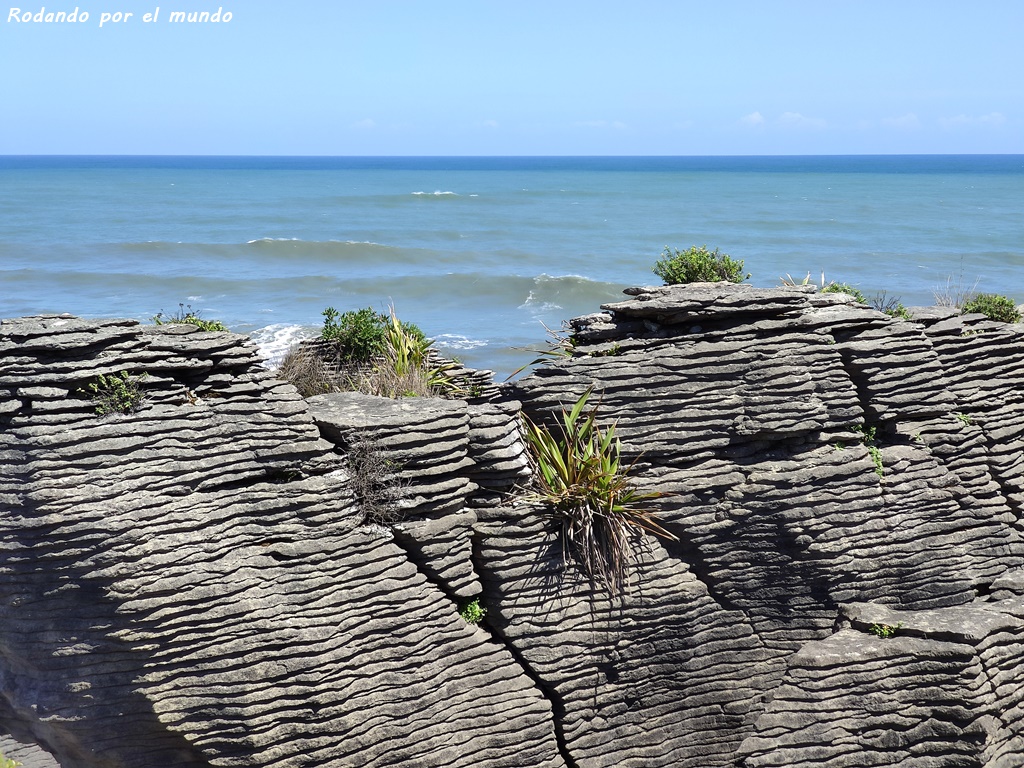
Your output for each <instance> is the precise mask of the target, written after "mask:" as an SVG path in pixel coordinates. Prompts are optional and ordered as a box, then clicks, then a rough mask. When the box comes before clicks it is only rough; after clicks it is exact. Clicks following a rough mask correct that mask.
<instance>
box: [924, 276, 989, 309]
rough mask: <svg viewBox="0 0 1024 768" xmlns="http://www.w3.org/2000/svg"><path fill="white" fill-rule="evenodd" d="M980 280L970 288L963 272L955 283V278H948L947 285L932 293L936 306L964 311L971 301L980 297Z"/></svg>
mask: <svg viewBox="0 0 1024 768" xmlns="http://www.w3.org/2000/svg"><path fill="white" fill-rule="evenodd" d="M978 282H979V281H978V280H975V281H974V284H973V285H971V286H970V287H968V285H967V283H965V282H964V276H963V272H961V273H960V276H959V277H958V278H957V279H956V280H955V281H954V280H953V276H952V275H949V276H947V277H946V284H945V285H944V286H939V287H937V288H935V289H934V290H933V291H932V295H933V296H934V297H935V306H937V307H950V308H951V309H962V308H963V306H964V305H965V304H967V303H968V302H969V301H971V299H973V298H974V297H975V296H977V295H978Z"/></svg>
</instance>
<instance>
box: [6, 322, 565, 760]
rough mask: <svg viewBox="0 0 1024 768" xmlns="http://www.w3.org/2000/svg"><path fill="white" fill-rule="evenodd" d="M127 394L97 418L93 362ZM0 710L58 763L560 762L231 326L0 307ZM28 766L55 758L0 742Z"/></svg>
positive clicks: (523, 696)
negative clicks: (134, 385)
mask: <svg viewBox="0 0 1024 768" xmlns="http://www.w3.org/2000/svg"><path fill="white" fill-rule="evenodd" d="M120 371H128V372H129V373H130V374H131V375H133V376H141V375H142V374H143V373H145V379H143V380H142V382H141V383H142V387H143V391H144V392H145V394H146V398H147V399H146V402H145V403H144V404H143V405H142V407H141V408H140V409H139V410H138V411H137V412H134V413H128V414H114V415H109V416H103V417H101V416H98V415H97V414H96V412H95V408H94V403H93V402H91V401H90V399H89V398H88V397H87V394H86V393H87V391H88V385H89V383H90V382H95V381H96V377H97V376H98V375H99V374H116V373H118V372H120ZM0 391H2V396H0V402H3V403H4V408H3V411H4V413H3V416H2V417H0V422H2V423H0V426H2V430H3V431H2V432H0V463H2V466H3V472H2V474H0V499H2V502H3V510H2V515H0V547H2V559H0V694H2V695H0V722H3V723H4V725H5V727H6V728H7V730H8V731H9V732H10V733H12V734H13V735H15V736H16V737H18V738H19V739H22V740H25V739H26V738H31V739H33V740H34V741H35V742H36V743H37V744H38V745H40V746H41V747H43V748H45V749H46V750H48V751H50V752H51V753H52V754H53V755H54V756H55V757H56V759H57V760H58V761H59V763H60V764H61V765H62V766H104V767H105V768H106V767H107V766H208V765H219V766H307V765H309V766H312V765H316V766H369V765H377V766H385V765H395V766H398V765H402V766H407V765H424V766H427V765H464V766H470V765H493V766H509V765H518V766H534V765H546V766H560V765H563V764H564V763H563V760H562V758H561V756H560V755H559V753H558V750H557V746H556V743H555V739H554V735H553V726H552V719H551V709H550V705H549V704H548V702H547V701H546V700H545V699H544V698H543V697H542V696H541V695H540V693H539V692H538V690H537V688H536V686H535V685H534V683H533V682H532V681H531V680H530V679H529V678H528V677H527V676H526V675H525V674H524V673H523V671H522V669H521V668H520V667H519V666H518V665H517V663H516V662H515V660H514V659H513V657H512V656H511V655H510V654H509V653H508V652H507V651H506V650H505V649H504V648H502V647H501V646H500V645H497V644H495V643H493V642H491V641H490V640H489V638H488V636H487V634H486V633H484V632H481V631H479V630H477V629H474V628H472V627H469V626H467V625H466V624H465V622H464V621H463V620H462V619H461V618H460V617H459V616H458V613H457V611H456V607H455V605H454V604H453V603H452V602H451V601H450V600H449V599H447V598H446V597H445V596H444V594H443V593H442V592H441V591H439V590H438V589H436V588H435V587H434V586H432V585H431V584H430V583H429V582H428V581H427V580H426V579H425V578H424V576H423V574H422V573H421V572H420V571H419V570H418V569H417V568H416V567H415V566H414V565H413V564H412V563H411V562H410V561H409V558H408V556H407V554H406V552H405V551H404V550H403V549H402V548H400V547H399V546H397V545H396V544H395V542H394V540H393V537H392V535H391V533H390V532H389V531H387V530H386V529H383V530H382V529H380V528H374V527H369V526H365V525H363V517H362V514H361V512H360V510H359V509H358V508H357V506H356V504H355V503H354V500H353V497H352V493H351V491H350V489H349V482H348V475H347V474H346V472H345V470H344V460H343V457H342V456H340V455H339V454H338V453H337V452H336V451H335V447H334V445H333V444H331V443H329V442H327V441H325V440H323V439H322V438H321V436H320V432H319V430H318V429H317V427H316V425H315V423H314V422H313V419H312V418H311V417H310V415H309V413H308V410H307V407H306V405H305V403H304V402H303V401H302V400H301V399H300V398H299V397H298V396H297V395H296V394H295V392H294V390H293V389H292V387H291V386H290V385H286V384H283V383H281V382H279V381H277V380H275V379H274V378H272V377H271V376H270V375H269V374H268V373H267V372H266V371H263V370H262V369H261V368H260V367H259V364H258V360H257V358H256V355H255V350H254V349H253V348H252V347H251V346H249V345H248V344H247V343H245V342H244V340H243V339H242V337H238V336H234V335H231V334H211V333H204V332H200V331H198V330H196V329H194V328H192V327H190V326H165V327H161V328H141V327H139V326H138V325H137V324H136V323H133V322H128V321H124V322H111V323H91V322H85V321H81V320H77V319H74V318H70V317H49V318H29V319H23V320H19V321H7V322H4V323H3V325H2V326H0ZM19 759H22V760H23V761H24V762H25V764H26V766H29V768H34V767H35V766H39V768H42V766H47V765H52V762H42V761H41V762H34V758H31V757H30V756H29V757H20V758H19Z"/></svg>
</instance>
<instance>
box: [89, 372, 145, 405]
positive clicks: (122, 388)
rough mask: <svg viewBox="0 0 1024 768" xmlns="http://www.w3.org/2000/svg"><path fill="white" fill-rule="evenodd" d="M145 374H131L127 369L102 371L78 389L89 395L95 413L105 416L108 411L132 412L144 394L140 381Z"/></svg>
mask: <svg viewBox="0 0 1024 768" xmlns="http://www.w3.org/2000/svg"><path fill="white" fill-rule="evenodd" d="M145 378H146V374H144V373H143V374H141V375H139V376H132V375H130V374H129V373H128V371H121V372H120V373H117V374H111V375H110V376H104V375H103V374H102V373H101V374H100V375H99V376H97V377H96V381H93V382H91V383H89V384H87V385H86V387H85V389H82V390H79V392H82V393H84V394H86V395H88V396H89V398H90V399H91V400H92V401H93V403H94V404H95V406H96V413H97V414H99V415H100V416H106V415H107V414H108V413H132V412H133V411H137V410H138V409H139V408H140V407H142V403H143V402H145V400H146V394H145V392H143V391H142V382H143V380H144V379H145Z"/></svg>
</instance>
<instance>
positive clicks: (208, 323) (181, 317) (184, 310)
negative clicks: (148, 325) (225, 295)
mask: <svg viewBox="0 0 1024 768" xmlns="http://www.w3.org/2000/svg"><path fill="white" fill-rule="evenodd" d="M153 322H154V323H156V324H157V325H194V326H196V327H197V328H199V329H200V330H203V331H226V330H228V327H227V326H226V325H224V323H222V322H221V321H220V320H204V319H203V318H201V317H200V316H199V312H198V311H195V310H193V309H192V305H191V304H188V305H185V304H182V303H180V302H179V304H178V311H177V312H176V313H175V314H173V315H170V316H168V317H164V313H163V312H158V313H157V314H156V315H155V316H154V317H153Z"/></svg>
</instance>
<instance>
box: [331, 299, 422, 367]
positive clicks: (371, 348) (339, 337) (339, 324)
mask: <svg viewBox="0 0 1024 768" xmlns="http://www.w3.org/2000/svg"><path fill="white" fill-rule="evenodd" d="M393 315H394V312H392V313H391V315H387V314H384V313H382V312H375V311H374V310H373V309H372V308H370V307H365V308H364V309H353V310H349V311H347V312H338V310H336V309H335V308H334V307H328V308H327V309H325V310H324V311H323V316H324V327H323V329H322V330H321V331H320V338H321V339H324V340H325V341H330V342H334V343H335V344H336V345H337V352H338V355H339V357H340V358H341V359H342V360H344V361H350V362H357V363H365V362H369V361H370V360H372V359H373V358H374V357H377V356H378V355H382V354H384V351H385V349H386V346H387V334H388V330H389V327H390V325H391V317H392V316H393ZM400 325H401V327H402V329H403V330H404V331H405V332H406V334H407V335H409V336H411V337H412V338H413V339H415V340H416V341H418V342H420V343H425V342H426V336H425V335H424V334H423V331H422V330H420V328H419V326H417V325H414V324H413V323H406V322H401V321H400Z"/></svg>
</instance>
